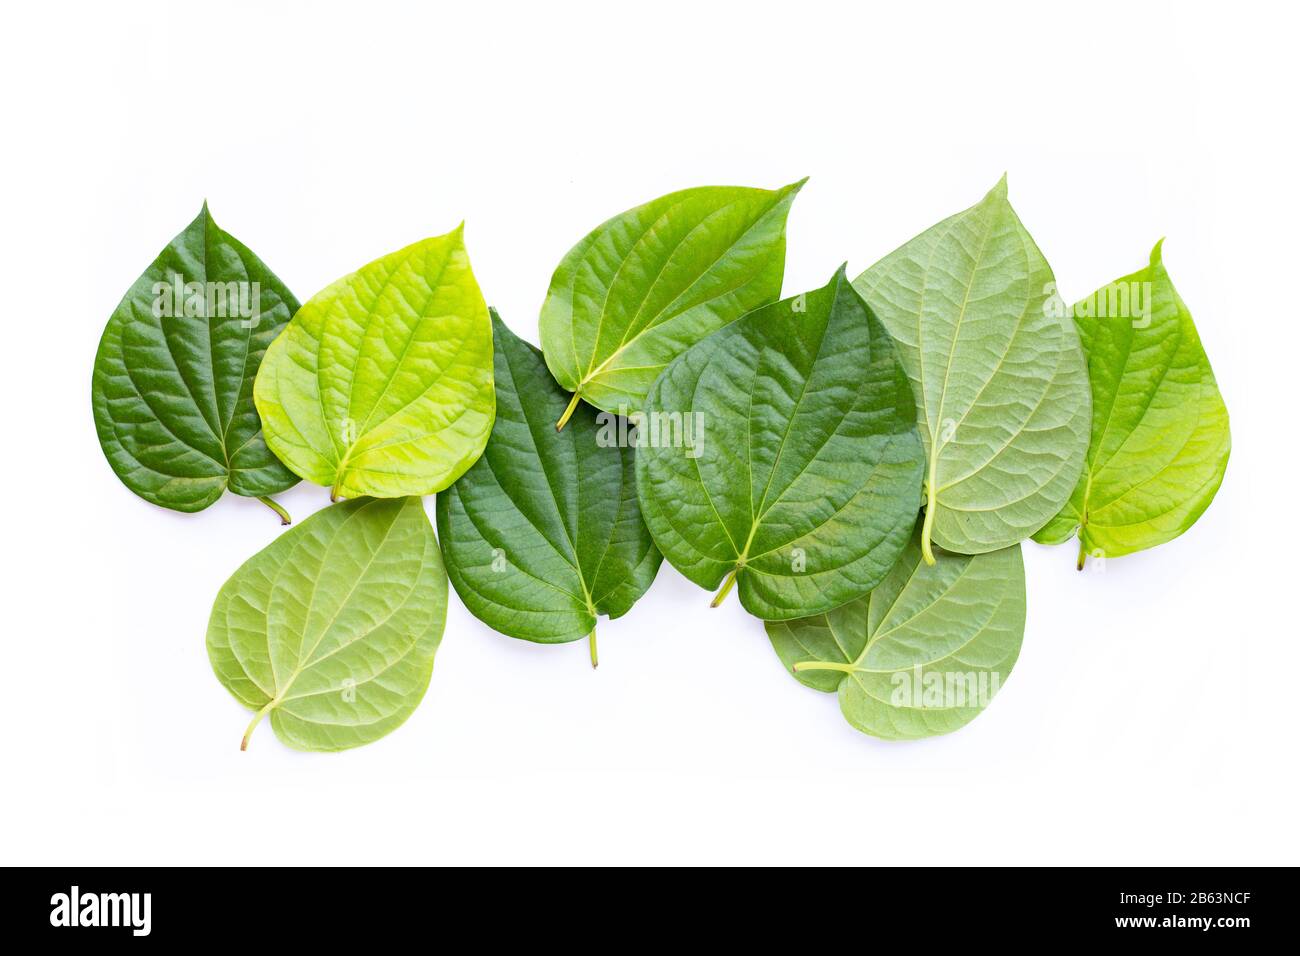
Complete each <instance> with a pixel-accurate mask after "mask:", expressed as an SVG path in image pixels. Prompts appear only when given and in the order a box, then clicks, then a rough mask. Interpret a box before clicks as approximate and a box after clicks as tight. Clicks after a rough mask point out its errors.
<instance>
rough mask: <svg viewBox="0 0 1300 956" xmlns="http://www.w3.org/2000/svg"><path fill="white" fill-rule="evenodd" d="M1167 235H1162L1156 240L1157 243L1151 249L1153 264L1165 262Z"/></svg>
mask: <svg viewBox="0 0 1300 956" xmlns="http://www.w3.org/2000/svg"><path fill="white" fill-rule="evenodd" d="M1164 244H1165V237H1164V236H1161V237H1160V238H1159V239H1157V240H1156V244H1155V246H1154V247H1152V249H1151V264H1152V265H1153V266H1158V265H1162V264H1163V257H1164Z"/></svg>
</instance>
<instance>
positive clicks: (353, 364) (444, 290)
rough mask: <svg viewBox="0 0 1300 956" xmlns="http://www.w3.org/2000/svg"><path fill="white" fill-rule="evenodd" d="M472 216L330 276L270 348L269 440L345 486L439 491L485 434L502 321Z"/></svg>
mask: <svg viewBox="0 0 1300 956" xmlns="http://www.w3.org/2000/svg"><path fill="white" fill-rule="evenodd" d="M462 229H463V227H457V229H456V230H455V231H454V232H450V233H448V234H447V235H445V236H437V237H435V238H432V239H425V240H423V241H421V242H417V243H415V244H414V245H410V246H407V247H406V248H405V249H400V250H398V251H397V252H394V253H391V254H390V255H387V256H384V257H383V258H382V259H376V260H375V261H374V262H372V263H370V264H369V265H366V266H363V267H362V268H361V269H359V270H358V271H356V272H354V273H352V274H351V275H349V276H344V277H343V278H342V279H339V280H338V281H337V282H335V283H333V284H332V285H330V286H328V287H326V288H325V289H324V290H323V291H321V292H318V293H317V294H316V295H314V296H312V298H311V300H310V301H308V302H307V303H306V304H305V305H304V306H303V307H302V308H301V309H299V310H298V314H297V315H296V316H294V318H293V321H292V322H290V323H289V326H288V327H287V328H286V329H285V330H284V332H283V334H281V335H280V337H279V338H277V339H276V340H275V342H273V343H272V344H271V347H270V349H268V350H267V353H266V358H265V360H264V361H263V362H262V368H261V371H259V372H258V375H257V384H256V388H255V390H254V397H255V398H256V401H257V410H258V412H260V413H261V416H262V422H263V426H264V428H265V431H266V442H267V444H268V445H270V447H271V450H272V451H274V452H275V453H276V454H277V455H278V456H280V459H281V460H282V461H283V462H284V463H285V464H286V465H288V466H289V468H291V469H292V470H293V471H294V472H295V473H296V474H298V475H301V476H302V477H303V478H306V479H308V480H309V481H313V482H315V483H316V484H318V485H324V486H325V487H327V488H330V489H331V495H332V497H334V498H336V499H337V498H339V497H344V498H356V497H360V496H363V495H371V496H374V497H376V498H400V497H402V496H404V495H431V494H434V493H435V492H438V491H441V490H442V489H444V488H446V487H447V486H448V485H450V484H451V483H452V482H453V481H455V480H456V479H457V478H459V477H460V476H461V475H462V474H464V472H465V470H466V469H467V468H469V466H470V465H472V464H473V463H474V461H475V459H477V458H478V456H479V455H480V454H481V453H482V451H483V446H484V445H485V444H486V443H487V439H488V435H489V434H490V433H491V431H492V416H493V413H494V409H495V404H494V399H493V392H492V325H491V322H490V321H489V320H488V313H487V305H486V304H485V303H484V301H483V294H482V293H481V292H480V291H479V287H478V283H477V282H476V281H475V280H474V273H473V272H472V271H471V270H470V264H469V256H468V255H467V254H466V252H465V244H464V242H463V241H462V238H461V233H462Z"/></svg>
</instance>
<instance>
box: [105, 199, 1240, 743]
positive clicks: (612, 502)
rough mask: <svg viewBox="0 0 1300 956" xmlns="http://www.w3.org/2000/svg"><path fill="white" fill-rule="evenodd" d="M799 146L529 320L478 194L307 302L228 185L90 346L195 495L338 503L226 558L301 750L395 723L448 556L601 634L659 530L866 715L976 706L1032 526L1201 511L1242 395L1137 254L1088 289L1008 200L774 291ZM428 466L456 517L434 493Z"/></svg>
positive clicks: (603, 260) (467, 593) (252, 692)
mask: <svg viewBox="0 0 1300 956" xmlns="http://www.w3.org/2000/svg"><path fill="white" fill-rule="evenodd" d="M803 185H804V184H803V182H802V181H801V182H798V183H794V184H792V185H789V186H786V187H784V188H782V189H777V190H765V189H750V188H741V187H704V188H697V189H687V190H683V191H681V192H676V193H671V194H669V195H667V196H664V197H662V198H660V199H656V200H654V201H652V202H648V203H646V204H644V205H641V206H637V207H636V208H634V209H630V210H628V211H627V212H624V213H622V214H620V215H618V216H615V217H614V218H612V219H610V220H608V221H607V222H605V223H603V224H602V225H600V226H598V227H597V228H596V229H594V230H592V232H590V233H589V234H588V235H587V236H586V237H585V238H583V239H582V240H581V241H580V242H579V243H578V244H577V245H575V246H574V247H573V248H572V249H571V250H570V251H569V252H568V254H567V255H565V256H564V258H563V260H562V261H561V262H560V264H559V266H558V267H557V268H556V270H555V273H554V275H553V277H552V279H551V284H550V289H549V291H548V293H547V296H546V300H545V302H544V304H543V306H542V310H541V317H540V341H541V345H542V348H541V349H540V350H539V349H537V348H535V347H533V346H532V345H530V344H529V343H527V342H525V341H524V340H522V339H520V338H518V337H517V336H516V335H514V334H513V333H512V332H511V331H510V329H509V328H508V327H507V326H506V325H505V323H504V322H502V320H501V319H500V317H499V316H497V315H496V313H495V312H494V311H491V310H489V309H488V307H487V304H486V302H485V300H484V297H483V293H482V292H481V290H480V289H479V286H478V283H477V282H476V280H475V278H474V274H473V271H472V270H471V268H470V262H469V256H468V253H467V252H466V249H465V244H464V241H463V234H462V230H461V229H460V228H457V229H456V230H455V231H453V232H451V233H448V234H447V235H443V236H437V237H434V238H430V239H425V240H423V241H421V242H417V243H415V244H414V245H410V246H407V247H406V248H404V249H400V250H398V251H397V252H393V253H390V254H389V255H386V256H383V257H382V258H379V259H376V260H375V261H374V262H371V263H369V264H368V265H365V266H362V267H361V268H360V269H359V270H357V271H356V272H354V273H352V274H350V275H347V276H344V277H343V278H341V279H339V280H338V281H336V282H334V283H333V284H331V285H329V286H327V287H326V288H325V289H323V290H322V291H320V292H318V293H317V294H316V295H315V296H313V297H312V298H311V299H309V300H308V301H307V302H306V303H303V304H301V305H300V304H299V303H298V301H297V300H296V299H295V298H294V296H293V294H292V293H291V292H290V291H289V290H288V289H287V288H285V286H284V284H283V283H282V282H281V281H280V280H279V279H278V278H276V276H275V274H274V273H272V272H271V270H270V269H269V268H268V267H267V266H266V265H265V264H264V263H263V262H262V261H261V260H260V259H259V258H258V257H257V256H256V255H254V254H253V252H252V251H251V250H249V249H248V247H246V246H245V245H243V244H242V243H241V242H239V241H238V240H237V239H235V238H234V237H233V236H231V235H230V234H229V233H227V232H225V231H223V230H222V229H220V228H219V227H218V226H217V225H216V223H215V222H213V220H212V217H211V215H210V214H209V212H208V209H207V206H206V205H205V206H204V208H203V210H202V211H201V212H200V214H199V216H198V218H196V219H195V220H194V221H193V222H192V223H191V224H190V225H189V226H188V227H187V228H186V229H185V230H184V231H183V232H181V233H180V235H178V236H176V237H175V238H174V239H173V240H172V241H171V242H170V243H169V244H168V245H167V247H166V248H165V249H164V250H163V251H162V253H161V254H159V256H158V258H157V259H156V260H155V261H154V263H153V264H152V265H151V266H150V267H149V268H148V269H147V270H145V272H144V274H143V275H141V276H140V278H139V279H138V280H137V281H136V282H135V284H134V285H132V286H131V288H130V289H129V290H128V291H127V293H126V295H125V297H124V298H123V299H122V301H121V304H120V305H119V306H118V307H117V310H116V311H115V312H114V313H113V315H112V317H111V318H110V320H109V323H108V326H107V328H106V329H105V330H104V335H103V338H102V340H101V341H100V346H99V351H98V354H97V356H96V361H95V370H94V381H93V390H92V404H93V408H94V415H95V424H96V428H97V431H98V435H99V439H100V443H101V445H102V447H103V450H104V453H105V455H106V456H107V458H108V461H109V464H110V465H111V466H112V468H113V470H114V471H115V472H116V473H117V475H118V477H119V478H120V479H121V480H122V482H123V483H124V484H125V485H126V486H127V487H128V488H130V489H131V490H132V491H134V492H135V493H136V494H137V495H139V496H140V497H141V498H144V499H145V500H146V501H149V502H152V503H153V504H155V505H160V506H162V507H165V508H171V509H174V510H176V511H184V512H197V511H201V510H203V509H205V508H207V507H209V506H210V505H212V504H213V503H215V502H216V501H217V500H218V499H219V498H221V496H222V495H223V494H224V493H225V492H226V491H231V492H233V493H234V494H237V495H244V496H247V497H253V498H258V499H260V500H261V501H263V502H265V503H266V504H267V505H268V506H269V507H271V508H273V509H274V510H275V511H276V513H277V514H279V515H280V517H281V519H282V521H283V523H285V524H288V523H289V516H288V515H287V514H286V513H285V512H284V509H283V508H281V507H280V505H279V504H277V503H276V502H275V501H274V500H273V498H272V497H271V496H272V495H275V494H277V493H279V492H282V491H284V490H286V489H287V488H289V487H291V486H292V485H294V484H295V483H296V482H298V481H299V480H300V479H306V480H307V481H311V482H314V483H315V484H317V485H320V486H322V487H323V488H328V489H329V497H330V500H331V501H332V502H334V503H333V504H331V505H329V506H328V507H326V508H324V509H322V510H321V511H319V512H318V513H316V514H315V515H313V516H312V517H310V518H308V519H307V520H305V521H304V522H302V524H301V525H298V526H296V527H294V528H291V529H290V530H288V531H286V532H285V533H283V534H282V535H281V536H280V537H279V538H278V539H277V540H276V541H275V542H273V543H272V544H271V545H270V546H269V547H267V548H265V549H264V550H262V551H261V552H259V553H258V554H256V555H254V556H253V557H252V558H250V559H249V560H248V561H247V562H246V563H245V564H244V565H243V566H242V567H241V568H239V570H237V571H236V572H235V573H234V575H233V576H232V577H231V578H230V580H229V581H227V582H226V584H225V585H224V586H223V587H222V588H221V590H220V591H219V592H218V594H217V598H216V602H215V604H214V605H213V608H212V615H211V618H210V621H209V625H208V634H207V646H208V653H209V657H210V659H211V661H212V666H213V670H214V671H215V673H216V675H217V678H218V679H219V680H220V682H221V683H222V684H223V685H224V686H225V687H226V689H227V690H228V691H229V692H230V693H231V694H233V695H234V696H235V698H236V699H237V700H239V701H240V703H242V704H243V705H244V706H246V707H247V708H249V709H250V710H251V711H253V717H252V720H251V722H250V723H249V725H248V729H247V731H246V732H245V734H244V738H243V746H245V747H246V746H247V745H248V740H249V735H250V734H251V733H252V732H253V730H254V728H256V726H257V725H258V723H259V722H260V721H261V720H262V719H263V718H266V717H269V719H270V723H271V726H272V728H273V730H274V732H275V734H276V735H277V736H278V737H279V738H280V739H281V740H282V741H283V742H284V743H286V744H287V745H289V746H291V747H295V748H299V749H303V750H342V749H346V748H349V747H355V746H359V745H361V744H365V743H369V742H370V741H373V740H376V739H378V738H379V737H382V736H384V735H385V734H387V733H389V732H390V731H392V730H394V729H395V728H396V727H398V726H399V725H400V724H401V723H402V722H403V721H404V720H406V718H407V717H408V716H410V714H411V713H412V712H413V711H414V710H415V708H416V706H418V704H419V702H420V700H421V699H422V698H423V696H424V694H425V691H426V690H427V688H428V685H429V679H430V675H431V673H432V669H433V659H434V654H435V652H436V651H437V648H438V644H439V641H440V640H441V638H442V632H443V627H444V622H445V619H446V610H447V592H448V579H450V582H451V584H452V585H453V586H454V588H455V590H456V592H457V594H458V595H459V596H460V598H461V600H462V601H464V603H465V605H466V607H468V608H469V610H470V611H471V612H472V613H473V614H474V615H475V616H476V617H478V618H479V619H480V620H481V621H483V622H484V623H485V624H487V625H488V626H489V627H491V628H493V629H494V630H496V631H499V632H500V633H502V634H506V635H509V636H511V637H515V638H520V639H523V640H529V641H537V642H541V643H563V642H569V641H577V640H582V639H587V640H589V641H590V646H591V662H592V665H593V666H595V665H596V663H597V654H596V621H597V619H598V618H599V617H600V616H601V615H604V616H606V617H609V618H611V619H612V618H617V617H619V616H621V615H623V614H625V613H627V612H628V611H629V610H630V609H631V608H632V606H633V604H635V602H636V601H637V600H638V599H639V598H640V597H641V596H642V595H643V594H644V593H645V592H646V590H647V589H648V588H649V587H650V585H651V584H652V583H653V581H654V579H655V576H656V574H657V573H658V571H659V567H660V564H661V562H662V561H663V560H664V559H667V561H668V563H669V564H671V565H672V566H673V567H674V568H676V569H677V570H678V571H679V572H681V573H682V574H683V575H684V576H685V577H687V578H688V579H690V580H691V581H693V582H695V583H696V584H698V585H699V586H700V587H702V588H706V589H708V590H711V591H712V590H716V592H717V594H716V597H715V598H714V601H713V603H714V605H715V606H716V605H717V604H718V603H720V602H721V601H722V600H723V599H724V598H725V597H726V596H727V595H728V594H729V593H730V592H731V591H732V590H733V589H734V590H736V591H737V593H738V595H739V601H740V603H741V604H742V605H743V606H744V608H745V609H746V610H747V611H748V612H749V613H751V614H753V615H755V616H756V617H758V618H761V619H762V620H764V621H766V622H767V624H766V627H767V632H768V636H769V638H770V640H771V643H772V647H773V649H774V650H775V651H776V654H777V656H778V657H779V659H780V660H781V661H782V663H783V664H784V665H785V666H786V667H788V668H789V669H790V670H791V671H792V672H793V674H794V676H795V678H797V679H798V680H799V681H800V682H801V683H803V684H805V685H807V686H809V687H812V688H814V689H816V690H820V691H824V692H827V693H836V694H838V696H839V702H840V708H841V710H842V712H843V714H844V717H845V719H846V720H848V722H849V723H850V724H852V725H853V726H854V727H856V728H857V729H859V730H861V731H863V732H865V733H868V734H871V735H874V736H876V737H882V738H890V739H906V738H916V737H925V736H931V735H934V734H941V733H947V732H949V731H952V730H956V729H957V728H959V727H961V726H963V725H964V724H966V723H968V722H969V721H970V720H972V719H973V718H974V717H975V716H977V715H978V714H979V713H980V712H981V711H982V710H983V709H984V707H986V706H987V705H988V702H989V700H991V698H992V697H993V695H994V694H996V692H997V689H998V688H999V687H1000V686H1001V684H1002V682H1004V681H1005V680H1006V678H1007V676H1008V675H1009V674H1010V672H1011V669H1012V667H1013V666H1014V664H1015V662H1016V658H1017V656H1018V655H1019V651H1020V645H1021V641H1022V639H1023V636H1024V627H1025V573H1024V565H1023V561H1022V558H1021V552H1020V548H1021V544H1022V542H1024V541H1025V540H1026V539H1030V538H1032V539H1033V540H1035V541H1038V542H1041V543H1045V544H1057V543H1062V542H1065V541H1067V540H1069V539H1071V538H1077V539H1078V548H1079V550H1078V562H1077V564H1078V567H1079V568H1080V569H1082V567H1083V566H1084V562H1085V561H1086V560H1087V558H1089V557H1094V558H1116V557H1120V556H1122V555H1126V554H1130V553H1132V552H1134V551H1140V550H1142V549H1145V548H1150V547H1154V546H1155V545H1159V544H1162V543H1164V542H1166V541H1169V540H1171V539H1172V538H1174V537H1177V536H1178V535H1179V534H1181V533H1182V532H1184V531H1186V530H1187V529H1188V528H1189V527H1190V526H1191V525H1192V524H1193V523H1194V522H1195V521H1196V519H1197V518H1198V517H1200V515H1201V514H1202V512H1204V511H1205V509H1206V508H1207V507H1208V506H1209V503H1210V501H1211V500H1212V499H1213V497H1214V495H1215V492H1216V491H1217V490H1218V487H1219V485H1220V483H1221V482H1222V480H1223V474H1224V470H1225V468H1226V465H1227V461H1228V454H1229V449H1230V436H1229V428H1228V413H1227V409H1226V408H1225V406H1224V403H1223V399H1222V397H1221V396H1220V394H1219V390H1218V387H1217V385H1216V383H1215V379H1214V373H1213V371H1212V370H1211V368H1210V363H1209V360H1208V358H1207V357H1206V355H1205V351H1204V349H1203V348H1202V347H1201V343H1200V340H1199V338H1198V336H1197V332H1196V327H1195V326H1194V325H1193V323H1192V317H1191V314H1190V313H1189V312H1188V310H1187V307H1186V306H1185V305H1184V304H1183V301H1182V299H1181V298H1179V296H1178V293H1177V291H1176V290H1175V289H1174V286H1173V283H1172V281H1171V280H1170V278H1169V275H1168V273H1167V272H1166V271H1165V268H1164V264H1163V261H1162V258H1161V246H1160V245H1157V246H1156V247H1155V249H1154V250H1153V251H1152V253H1151V257H1150V262H1149V264H1148V265H1147V266H1146V267H1145V268H1143V269H1140V270H1138V271H1137V272H1135V273H1133V274H1131V275H1128V276H1124V277H1122V278H1120V279H1118V280H1116V281H1115V282H1113V283H1109V284H1108V285H1106V286H1103V287H1102V288H1101V289H1100V290H1098V291H1097V292H1095V293H1093V295H1091V296H1089V297H1087V298H1085V299H1084V300H1082V301H1080V302H1079V303H1077V304H1076V305H1074V306H1067V305H1066V304H1065V303H1064V302H1063V301H1062V300H1061V299H1060V297H1059V296H1057V295H1056V294H1055V288H1056V283H1055V279H1054V277H1053V275H1052V271H1051V268H1050V267H1049V266H1048V264H1047V261H1046V259H1045V258H1044V257H1043V254H1042V253H1041V252H1040V251H1039V249H1038V247H1037V245H1035V243H1034V240H1033V239H1032V238H1031V237H1030V235H1029V233H1028V231H1027V230H1026V229H1025V227H1024V225H1023V224H1022V223H1021V221H1020V219H1019V217H1018V216H1017V215H1016V213H1015V211H1014V210H1013V209H1012V207H1011V204H1010V202H1009V201H1008V199H1007V187H1006V180H1005V178H1004V179H1003V180H1002V181H1001V182H999V183H998V184H997V185H996V186H995V187H994V188H993V189H992V191H990V192H989V193H988V195H987V196H985V197H984V199H983V200H982V201H981V202H979V203H977V204H976V205H974V206H972V207H971V208H969V209H967V210H965V211H963V212H959V213H957V214H956V215H954V216H951V217H949V218H948V219H945V220H944V221H942V222H940V223H938V224H937V225H935V226H932V227H931V228H929V229H927V230H926V231H924V232H922V233H921V234H920V235H918V236H917V237H916V238H914V239H912V240H911V241H909V242H907V243H905V244H904V245H902V246H900V247H899V248H898V249H897V250H895V251H894V252H892V253H890V254H889V255H887V256H886V257H885V258H884V259H882V260H881V261H880V262H878V263H876V264H875V265H874V266H872V267H871V268H870V269H868V270H867V271H866V272H864V273H862V275H860V276H858V277H857V278H856V279H852V280H850V279H849V277H848V275H847V274H846V271H845V268H844V267H843V266H841V267H840V268H839V269H838V270H836V272H835V274H834V275H833V276H832V277H831V279H830V281H829V282H828V283H827V284H826V285H824V286H823V287H821V288H819V289H815V290H810V291H805V292H801V293H799V294H796V295H793V296H790V297H787V298H781V297H780V296H781V292H782V288H781V287H782V278H783V274H784V268H785V241H786V239H785V235H786V220H787V216H788V214H789V212H790V208H791V205H792V203H793V202H794V199H795V197H796V195H797V194H798V192H799V190H800V189H801V188H802V186H803ZM428 495H435V496H436V514H437V535H436V536H435V534H434V529H433V527H432V525H431V524H430V521H429V518H428V515H427V513H426V511H425V508H424V504H423V501H422V500H421V499H422V497H424V496H428Z"/></svg>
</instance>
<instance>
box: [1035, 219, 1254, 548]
mask: <svg viewBox="0 0 1300 956" xmlns="http://www.w3.org/2000/svg"><path fill="white" fill-rule="evenodd" d="M1070 312H1071V314H1072V315H1073V316H1074V321H1075V323H1076V324H1077V325H1078V327H1079V336H1080V338H1081V340H1082V341H1083V347H1084V351H1085V352H1087V355H1088V373H1089V377H1090V379H1091V381H1092V408H1093V419H1092V440H1091V443H1090V444H1089V446H1088V457H1087V463H1086V464H1085V466H1084V469H1083V475H1082V476H1081V477H1080V478H1079V483H1078V485H1077V486H1076V487H1075V489H1074V494H1073V495H1071V496H1070V500H1069V502H1068V503H1067V504H1066V506H1065V508H1063V509H1062V511H1061V513H1060V514H1059V515H1057V516H1056V518H1054V519H1053V520H1052V521H1051V522H1049V523H1048V525H1047V526H1046V527H1044V528H1043V529H1042V530H1041V531H1040V532H1039V533H1038V534H1037V535H1035V536H1034V538H1035V540H1037V541H1041V542H1044V543H1048V544H1058V543H1060V542H1062V541H1065V540H1067V539H1068V538H1070V537H1071V536H1072V535H1073V534H1074V533H1075V532H1076V531H1077V532H1078V535H1079V567H1080V568H1082V567H1083V562H1084V560H1085V558H1086V557H1088V556H1089V555H1092V556H1094V557H1118V556H1120V555H1124V554H1131V553H1132V552H1134V551H1141V550H1143V549H1144V548H1151V547H1155V546H1156V545H1158V544H1163V543H1164V542H1166V541H1169V540H1172V539H1173V538H1176V537H1178V536H1179V535H1180V534H1182V533H1183V532H1184V531H1186V530H1187V529H1188V528H1190V527H1191V526H1192V525H1193V524H1194V523H1195V521H1196V519H1197V518H1199V517H1200V516H1201V514H1202V513H1203V512H1204V511H1205V509H1206V508H1208V507H1209V505H1210V502H1211V501H1212V500H1213V499H1214V494H1215V492H1217V491H1218V490H1219V484H1220V483H1221V482H1222V481H1223V473H1224V470H1225V469H1226V468H1227V467H1228V454H1229V452H1230V451H1231V448H1232V436H1231V434H1230V433H1229V429H1228V409H1227V407H1226V406H1225V405H1224V404H1223V396H1222V395H1220V394H1219V386H1218V384H1217V383H1216V382H1215V380H1214V372H1213V370H1212V369H1211V368H1210V360H1209V358H1208V357H1207V356H1206V354H1205V349H1203V348H1202V347H1201V340H1200V337H1199V336H1198V335H1197V334H1196V326H1195V325H1194V324H1193V322H1192V315H1191V313H1190V312H1188V311H1187V306H1186V305H1184V304H1183V300H1182V298H1180V297H1179V295H1178V291H1177V290H1176V289H1175V288H1174V284H1173V282H1172V281H1171V280H1170V278H1169V273H1168V272H1167V271H1165V265H1164V262H1163V261H1162V259H1161V255H1160V243H1157V244H1156V247H1155V249H1153V250H1152V251H1151V262H1150V264H1149V265H1148V266H1147V267H1146V268H1145V269H1140V270H1139V271H1137V272H1134V273H1133V274H1132V275H1127V276H1124V277H1123V278H1121V279H1117V280H1115V281H1114V282H1112V283H1110V284H1109V285H1107V286H1103V287H1102V288H1101V289H1099V290H1098V291H1097V292H1095V293H1093V294H1092V295H1091V296H1089V297H1088V298H1086V299H1084V300H1083V301H1082V302H1080V303H1078V304H1077V305H1075V306H1074V308H1073V309H1072V310H1070Z"/></svg>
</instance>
